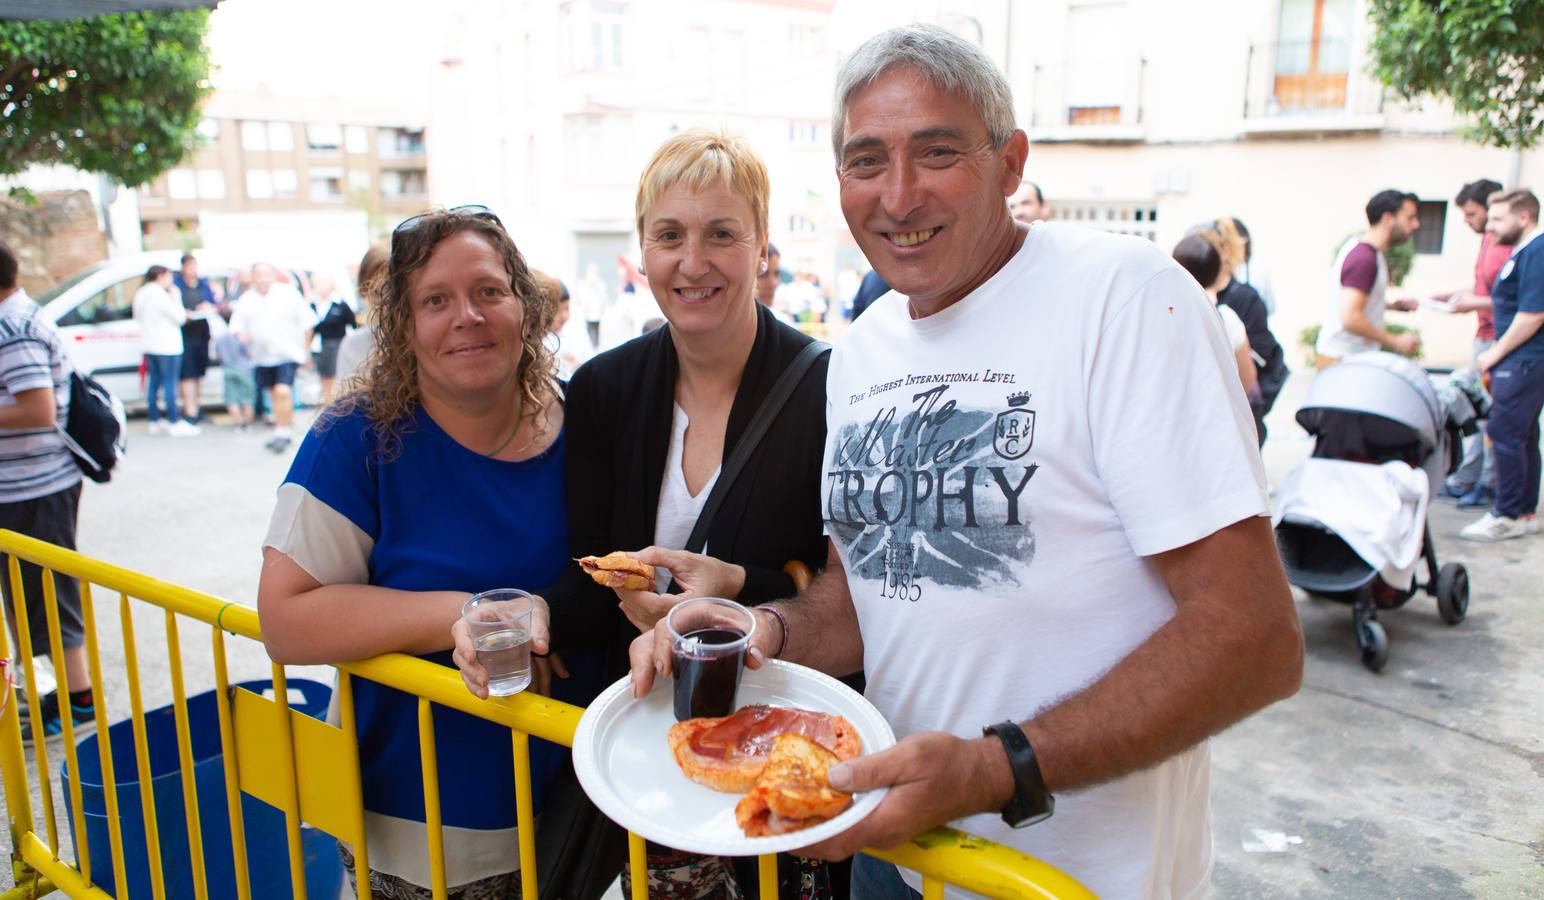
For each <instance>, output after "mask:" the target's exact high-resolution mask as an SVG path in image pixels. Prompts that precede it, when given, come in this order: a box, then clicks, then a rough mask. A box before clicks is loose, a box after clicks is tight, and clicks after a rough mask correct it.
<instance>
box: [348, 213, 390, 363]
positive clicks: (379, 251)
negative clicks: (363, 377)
mask: <svg viewBox="0 0 1544 900" xmlns="http://www.w3.org/2000/svg"><path fill="white" fill-rule="evenodd" d="M390 261H391V252H390V251H389V250H387V248H386V246H385V245H384V244H376V245H375V246H373V247H371V248H370V249H369V250H366V251H365V255H364V257H363V258H362V259H360V260H359V274H358V275H357V276H356V277H355V284H356V285H358V287H357V288H356V289H355V290H357V291H358V294H359V313H358V315H356V316H355V322H354V324H355V325H356V326H357V327H356V328H355V329H354V330H353V331H350V332H349V333H348V334H346V335H344V336H343V341H342V342H341V343H340V344H339V345H338V367H337V370H336V372H335V373H334V377H336V378H337V379H338V380H339V381H347V380H348V379H349V378H350V377H351V376H352V375H353V374H354V373H355V372H357V371H359V368H360V367H361V366H363V365H364V362H365V358H366V357H368V356H369V355H370V351H371V350H372V349H373V348H374V347H375V295H376V293H377V292H378V291H379V290H380V289H381V282H382V281H383V280H384V279H385V276H386V264H387V263H389V262H390Z"/></svg>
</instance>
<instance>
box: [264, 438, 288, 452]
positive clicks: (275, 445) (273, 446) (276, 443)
mask: <svg viewBox="0 0 1544 900" xmlns="http://www.w3.org/2000/svg"><path fill="white" fill-rule="evenodd" d="M289 445H290V439H289V438H287V437H276V438H273V439H271V440H269V441H268V442H267V443H265V444H263V446H264V447H267V448H268V449H269V450H272V451H273V452H274V453H283V452H284V451H285V449H286V448H288V447H289Z"/></svg>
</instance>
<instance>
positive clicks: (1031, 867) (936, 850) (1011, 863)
mask: <svg viewBox="0 0 1544 900" xmlns="http://www.w3.org/2000/svg"><path fill="white" fill-rule="evenodd" d="M863 852H864V853H866V854H868V855H869V856H873V857H876V858H878V859H882V860H885V861H887V862H892V863H895V864H896V865H899V866H903V867H905V868H908V869H911V870H912V871H914V872H920V873H922V874H923V876H924V877H926V876H927V875H928V874H929V873H930V872H948V873H949V876H948V878H949V882H950V883H951V884H953V885H955V886H956V887H960V888H964V889H965V890H967V891H974V892H976V893H978V894H985V895H987V896H989V897H1037V898H1044V900H1053V898H1054V900H1094V894H1093V893H1092V892H1091V891H1089V890H1088V888H1085V887H1084V886H1083V885H1081V884H1079V883H1078V881H1077V879H1075V878H1073V877H1072V876H1071V875H1068V874H1067V873H1065V872H1063V871H1061V870H1060V869H1058V868H1056V867H1055V866H1052V865H1050V864H1049V863H1046V862H1044V861H1042V860H1039V859H1036V858H1035V857H1033V856H1030V855H1028V854H1026V853H1020V852H1019V851H1017V850H1014V849H1013V848H1011V847H1004V846H1003V845H1001V844H995V843H993V842H991V841H989V840H986V839H985V838H979V837H976V836H974V835H970V834H966V833H965V832H963V831H958V830H956V829H953V828H935V829H933V830H932V831H929V832H927V833H926V834H919V835H917V836H916V837H914V838H912V839H911V840H910V841H907V842H906V843H904V844H902V845H900V846H899V847H894V848H891V849H889V850H874V849H869V850H864V851H863Z"/></svg>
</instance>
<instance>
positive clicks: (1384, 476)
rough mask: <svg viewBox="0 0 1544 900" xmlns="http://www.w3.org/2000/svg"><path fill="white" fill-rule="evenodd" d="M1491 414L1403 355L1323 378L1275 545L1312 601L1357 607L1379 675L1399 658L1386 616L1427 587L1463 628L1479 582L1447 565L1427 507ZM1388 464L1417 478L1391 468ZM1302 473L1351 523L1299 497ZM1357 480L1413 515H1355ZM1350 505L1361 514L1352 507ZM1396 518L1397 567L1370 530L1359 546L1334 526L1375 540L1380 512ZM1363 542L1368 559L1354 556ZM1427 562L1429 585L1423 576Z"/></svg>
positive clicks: (1284, 493) (1477, 398) (1359, 633)
mask: <svg viewBox="0 0 1544 900" xmlns="http://www.w3.org/2000/svg"><path fill="white" fill-rule="evenodd" d="M1434 382H1435V383H1434ZM1488 405H1489V398H1488V397H1486V396H1484V392H1483V388H1479V387H1478V384H1477V382H1474V381H1472V380H1466V379H1463V378H1458V377H1455V378H1453V379H1448V378H1446V377H1443V378H1441V379H1440V380H1437V379H1436V378H1434V377H1433V376H1428V375H1427V373H1426V372H1425V371H1424V370H1423V369H1421V368H1420V367H1419V366H1417V365H1415V364H1414V363H1412V362H1410V361H1408V360H1406V359H1404V358H1402V357H1399V356H1395V355H1393V354H1390V353H1365V354H1360V355H1357V356H1352V357H1348V358H1347V359H1345V360H1344V361H1342V362H1341V363H1340V364H1339V365H1335V366H1331V367H1329V368H1327V369H1325V370H1324V371H1322V372H1320V373H1319V374H1318V376H1317V377H1316V378H1315V379H1314V382H1313V385H1312V386H1311V387H1310V388H1309V392H1308V401H1307V402H1306V403H1305V404H1304V406H1303V408H1302V409H1300V410H1298V413H1297V421H1298V424H1300V425H1302V426H1303V428H1304V429H1306V430H1307V431H1308V433H1309V434H1311V435H1313V436H1314V450H1313V458H1312V459H1310V460H1305V461H1304V462H1303V463H1300V464H1299V466H1298V467H1297V468H1296V469H1294V470H1293V473H1292V474H1290V475H1289V476H1288V477H1287V478H1286V479H1284V480H1283V481H1282V484H1281V486H1280V490H1278V496H1277V498H1276V499H1277V518H1278V522H1277V525H1276V542H1277V546H1278V547H1279V548H1280V550H1281V558H1282V562H1283V564H1284V565H1285V567H1286V571H1287V578H1288V579H1289V580H1290V581H1291V582H1292V583H1293V584H1295V585H1297V586H1298V587H1299V588H1302V589H1303V590H1304V591H1307V592H1308V593H1309V594H1310V595H1313V596H1317V597H1323V598H1326V599H1330V600H1335V601H1338V602H1341V603H1349V604H1350V605H1351V615H1352V622H1353V626H1354V630H1355V633H1356V645H1357V648H1358V650H1359V651H1360V652H1361V657H1362V665H1364V666H1366V667H1367V668H1369V669H1371V670H1372V671H1374V672H1377V671H1380V670H1382V669H1383V667H1384V665H1385V664H1386V663H1387V662H1388V652H1389V648H1388V635H1387V634H1386V633H1385V632H1384V630H1383V626H1382V625H1380V624H1379V623H1378V621H1377V619H1378V612H1379V611H1380V610H1387V609H1397V608H1399V607H1401V606H1403V605H1404V604H1405V603H1406V602H1407V601H1408V600H1409V599H1410V598H1411V597H1413V596H1414V595H1415V592H1416V590H1417V588H1420V589H1423V590H1425V591H1426V593H1428V594H1432V595H1435V597H1436V600H1437V611H1438V613H1439V614H1440V615H1441V617H1442V621H1444V622H1446V623H1447V624H1449V625H1457V624H1458V623H1459V622H1462V621H1463V619H1464V615H1465V613H1466V612H1467V611H1468V608H1469V574H1468V572H1467V571H1466V570H1465V569H1464V567H1463V566H1462V565H1461V564H1459V563H1451V562H1450V563H1448V564H1447V565H1443V566H1440V567H1439V565H1438V563H1437V551H1436V548H1435V547H1434V546H1433V545H1432V541H1431V527H1430V524H1429V523H1428V522H1427V520H1426V503H1427V501H1428V499H1429V498H1430V497H1431V496H1432V495H1433V493H1434V491H1435V489H1436V488H1437V487H1440V486H1441V484H1442V482H1443V479H1444V478H1445V477H1446V475H1447V474H1448V473H1449V472H1451V471H1452V470H1453V469H1454V468H1456V467H1457V465H1458V462H1459V456H1460V450H1459V435H1460V433H1462V432H1465V431H1467V432H1469V433H1473V431H1474V429H1475V427H1476V422H1477V419H1478V417H1479V415H1480V413H1481V412H1483V410H1484V409H1485V408H1488ZM1389 463H1404V464H1405V466H1408V468H1406V467H1405V466H1400V465H1385V464H1389ZM1350 464H1354V465H1350ZM1316 466H1317V468H1315V467H1316ZM1304 471H1308V472H1318V473H1321V474H1327V475H1328V479H1323V478H1321V479H1319V480H1318V482H1317V483H1318V484H1319V485H1320V489H1319V496H1320V501H1319V508H1320V509H1321V510H1327V508H1328V507H1329V506H1333V505H1335V504H1336V503H1340V504H1342V509H1343V510H1344V512H1343V514H1342V515H1339V516H1331V515H1325V514H1324V513H1322V512H1319V511H1316V510H1315V508H1314V506H1315V504H1314V503H1313V502H1302V501H1303V497H1302V496H1300V495H1298V496H1295V495H1294V490H1295V488H1297V487H1299V486H1300V485H1305V486H1306V485H1307V484H1308V483H1309V482H1310V479H1308V478H1298V477H1296V476H1298V475H1299V474H1301V473H1302V472H1304ZM1369 479H1370V482H1369V481H1368V480H1369ZM1358 481H1361V482H1362V483H1363V484H1369V483H1370V489H1371V490H1372V491H1373V495H1374V496H1376V497H1377V498H1379V499H1380V500H1382V499H1385V498H1388V497H1396V498H1398V499H1400V500H1402V501H1403V504H1404V505H1403V506H1397V505H1396V506H1389V505H1385V504H1383V503H1361V504H1360V505H1357V504H1358V501H1357V500H1355V499H1352V498H1354V497H1356V496H1357V492H1356V491H1355V490H1350V489H1347V488H1348V487H1350V486H1354V485H1355V483H1356V482H1358ZM1390 484H1392V485H1393V487H1392V488H1391V487H1389V485H1390ZM1325 485H1328V486H1329V487H1328V489H1326V488H1325ZM1379 491H1381V492H1382V493H1381V494H1380V493H1378V492H1379ZM1401 491H1403V493H1400V492H1401ZM1303 493H1304V494H1306V493H1307V489H1306V487H1305V489H1304V491H1303ZM1345 504H1350V505H1351V507H1352V508H1350V509H1345V508H1344V507H1345ZM1389 510H1398V511H1399V512H1400V513H1402V515H1403V517H1402V518H1401V519H1400V520H1399V521H1398V522H1395V523H1393V527H1392V533H1394V535H1395V537H1394V538H1392V540H1393V542H1395V543H1399V544H1400V545H1401V546H1402V547H1403V548H1404V550H1403V551H1402V552H1403V554H1404V558H1403V559H1402V560H1399V561H1397V562H1390V561H1389V559H1388V558H1387V557H1380V556H1379V555H1378V554H1377V553H1369V552H1367V543H1368V542H1367V541H1366V540H1365V539H1364V538H1365V535H1364V534H1363V533H1362V532H1360V531H1359V532H1358V534H1357V536H1356V538H1351V537H1349V535H1348V534H1344V533H1338V532H1337V530H1336V529H1335V528H1333V527H1331V526H1330V525H1328V524H1326V523H1325V521H1324V519H1331V520H1332V521H1338V522H1341V523H1342V524H1344V523H1345V522H1347V521H1353V522H1357V523H1358V524H1360V525H1362V526H1363V530H1365V528H1366V527H1367V526H1369V525H1370V526H1371V527H1372V528H1373V529H1374V530H1376V528H1377V526H1378V523H1376V522H1372V523H1369V522H1368V518H1369V516H1370V514H1372V513H1380V512H1385V511H1389ZM1358 517H1359V518H1358ZM1401 529H1403V537H1400V536H1399V532H1400V530H1401ZM1345 530H1346V529H1344V528H1342V531H1345ZM1353 543H1356V544H1357V545H1358V546H1359V547H1361V548H1362V551H1363V552H1362V553H1358V551H1357V550H1355V549H1353V546H1352V545H1353ZM1373 545H1374V549H1375V550H1376V549H1377V548H1378V547H1380V546H1382V545H1379V544H1378V543H1377V542H1376V541H1373ZM1417 550H1418V556H1417ZM1364 556H1372V557H1374V559H1375V561H1376V562H1378V563H1380V564H1376V565H1375V564H1374V563H1370V562H1369V561H1368V560H1367V559H1366V558H1364ZM1421 563H1424V568H1425V570H1426V578H1425V581H1424V583H1418V582H1417V580H1416V578H1415V577H1414V570H1415V569H1416V568H1417V567H1418V566H1419V565H1420V564H1421ZM1391 571H1393V572H1394V573H1395V574H1393V575H1392V576H1390V575H1389V574H1388V573H1390V572H1391Z"/></svg>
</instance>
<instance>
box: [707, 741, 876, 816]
mask: <svg viewBox="0 0 1544 900" xmlns="http://www.w3.org/2000/svg"><path fill="white" fill-rule="evenodd" d="M837 762H838V760H837V758H836V754H835V753H832V752H831V751H830V750H827V749H826V748H825V747H822V746H821V745H819V744H817V743H815V742H814V741H812V740H810V739H809V738H807V737H801V736H800V735H797V734H783V735H779V736H778V738H777V740H776V741H775V742H773V744H772V752H771V753H769V754H767V763H766V766H765V767H763V768H762V770H761V775H760V777H758V778H757V779H756V784H755V786H754V787H752V788H751V791H750V793H748V794H746V795H745V796H744V797H743V798H742V799H741V800H740V802H739V803H738V804H737V805H736V806H735V808H734V820H735V824H737V825H739V826H740V829H741V830H742V831H744V832H745V835H746V837H768V836H771V835H777V834H788V833H789V832H791V831H802V830H803V829H805V828H810V827H812V826H815V825H819V824H820V823H821V822H824V821H826V820H827V819H830V818H832V817H833V816H836V815H839V814H840V813H841V812H842V811H843V810H845V809H847V807H849V806H851V805H852V795H851V794H848V793H845V792H843V791H839V790H837V789H836V788H834V787H832V786H831V779H830V772H831V767H832V766H834V765H836V763H837Z"/></svg>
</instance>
